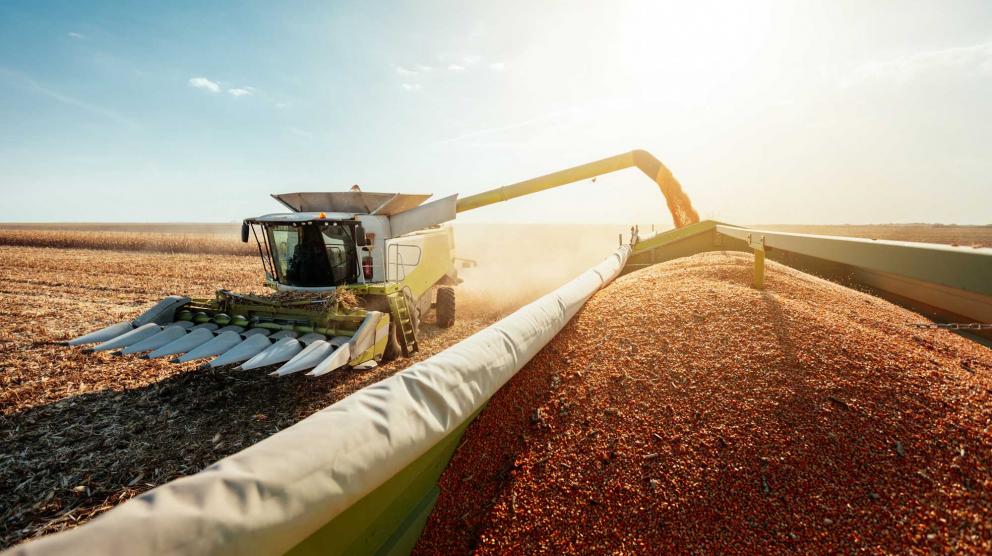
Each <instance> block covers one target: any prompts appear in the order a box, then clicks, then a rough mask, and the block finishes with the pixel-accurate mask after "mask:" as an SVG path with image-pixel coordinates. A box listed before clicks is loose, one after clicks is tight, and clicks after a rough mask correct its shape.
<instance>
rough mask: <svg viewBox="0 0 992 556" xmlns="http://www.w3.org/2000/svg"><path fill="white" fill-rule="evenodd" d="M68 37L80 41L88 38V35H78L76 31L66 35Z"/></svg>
mask: <svg viewBox="0 0 992 556" xmlns="http://www.w3.org/2000/svg"><path fill="white" fill-rule="evenodd" d="M66 35H68V36H70V37H72V38H74V39H79V40H83V39H85V38H86V35H84V34H82V33H77V32H75V31H69V32H68V33H66Z"/></svg>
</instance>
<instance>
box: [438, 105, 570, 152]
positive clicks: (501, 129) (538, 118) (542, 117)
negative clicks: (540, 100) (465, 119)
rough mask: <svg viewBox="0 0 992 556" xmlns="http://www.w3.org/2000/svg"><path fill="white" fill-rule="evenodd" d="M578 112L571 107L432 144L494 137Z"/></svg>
mask: <svg viewBox="0 0 992 556" xmlns="http://www.w3.org/2000/svg"><path fill="white" fill-rule="evenodd" d="M578 111H579V109H578V108H577V107H574V106H573V107H570V108H567V109H564V110H554V111H552V112H548V113H546V114H542V115H540V116H535V117H533V118H529V119H526V120H522V121H519V122H514V123H511V124H507V125H504V126H499V127H490V128H485V129H477V130H475V131H471V132H469V133H465V134H462V135H458V136H456V137H449V138H447V139H440V140H438V141H434V142H433V143H431V144H432V145H444V144H448V143H457V142H459V141H464V140H466V139H474V138H476V137H482V136H484V135H492V134H494V133H501V132H504V131H510V130H513V129H519V128H522V127H529V126H532V125H535V124H539V123H542V122H549V121H554V120H557V119H559V118H561V117H563V116H567V115H572V114H575V113H577V112H578Z"/></svg>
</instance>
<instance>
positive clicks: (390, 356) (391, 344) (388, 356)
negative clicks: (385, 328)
mask: <svg viewBox="0 0 992 556" xmlns="http://www.w3.org/2000/svg"><path fill="white" fill-rule="evenodd" d="M400 353H402V351H401V349H400V341H399V338H397V336H396V323H395V322H390V323H389V339H388V340H386V350H385V351H383V352H382V362H383V363H388V362H390V361H392V360H394V359H396V358H397V357H399V356H400Z"/></svg>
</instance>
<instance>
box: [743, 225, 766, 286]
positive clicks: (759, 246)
mask: <svg viewBox="0 0 992 556" xmlns="http://www.w3.org/2000/svg"><path fill="white" fill-rule="evenodd" d="M747 244H748V246H749V247H751V249H753V250H754V278H753V280H752V281H751V285H752V286H753V287H754V288H756V289H759V290H760V289H762V288H764V287H765V236H761V237H760V238H759V239H758V241H754V237H753V236H752V234H747Z"/></svg>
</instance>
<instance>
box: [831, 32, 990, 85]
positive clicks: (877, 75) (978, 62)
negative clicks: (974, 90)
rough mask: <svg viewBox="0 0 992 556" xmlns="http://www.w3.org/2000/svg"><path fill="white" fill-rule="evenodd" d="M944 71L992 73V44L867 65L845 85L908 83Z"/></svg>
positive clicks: (924, 53) (954, 48) (960, 47)
mask: <svg viewBox="0 0 992 556" xmlns="http://www.w3.org/2000/svg"><path fill="white" fill-rule="evenodd" d="M941 68H960V69H970V70H973V71H979V72H992V41H989V42H984V43H980V44H974V45H970V46H956V47H953V48H943V49H938V50H924V51H920V52H915V53H912V54H908V55H906V56H900V57H898V58H891V59H888V60H873V61H870V62H866V63H864V64H861V65H860V66H858V67H857V68H855V70H854V72H853V74H852V75H851V77H850V78H849V79H847V80H845V81H844V82H843V83H842V85H844V86H850V85H853V84H856V83H858V82H861V81H866V80H870V79H896V80H901V81H906V80H909V79H912V78H913V77H916V76H917V75H919V74H921V73H924V72H926V71H930V70H934V69H941Z"/></svg>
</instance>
